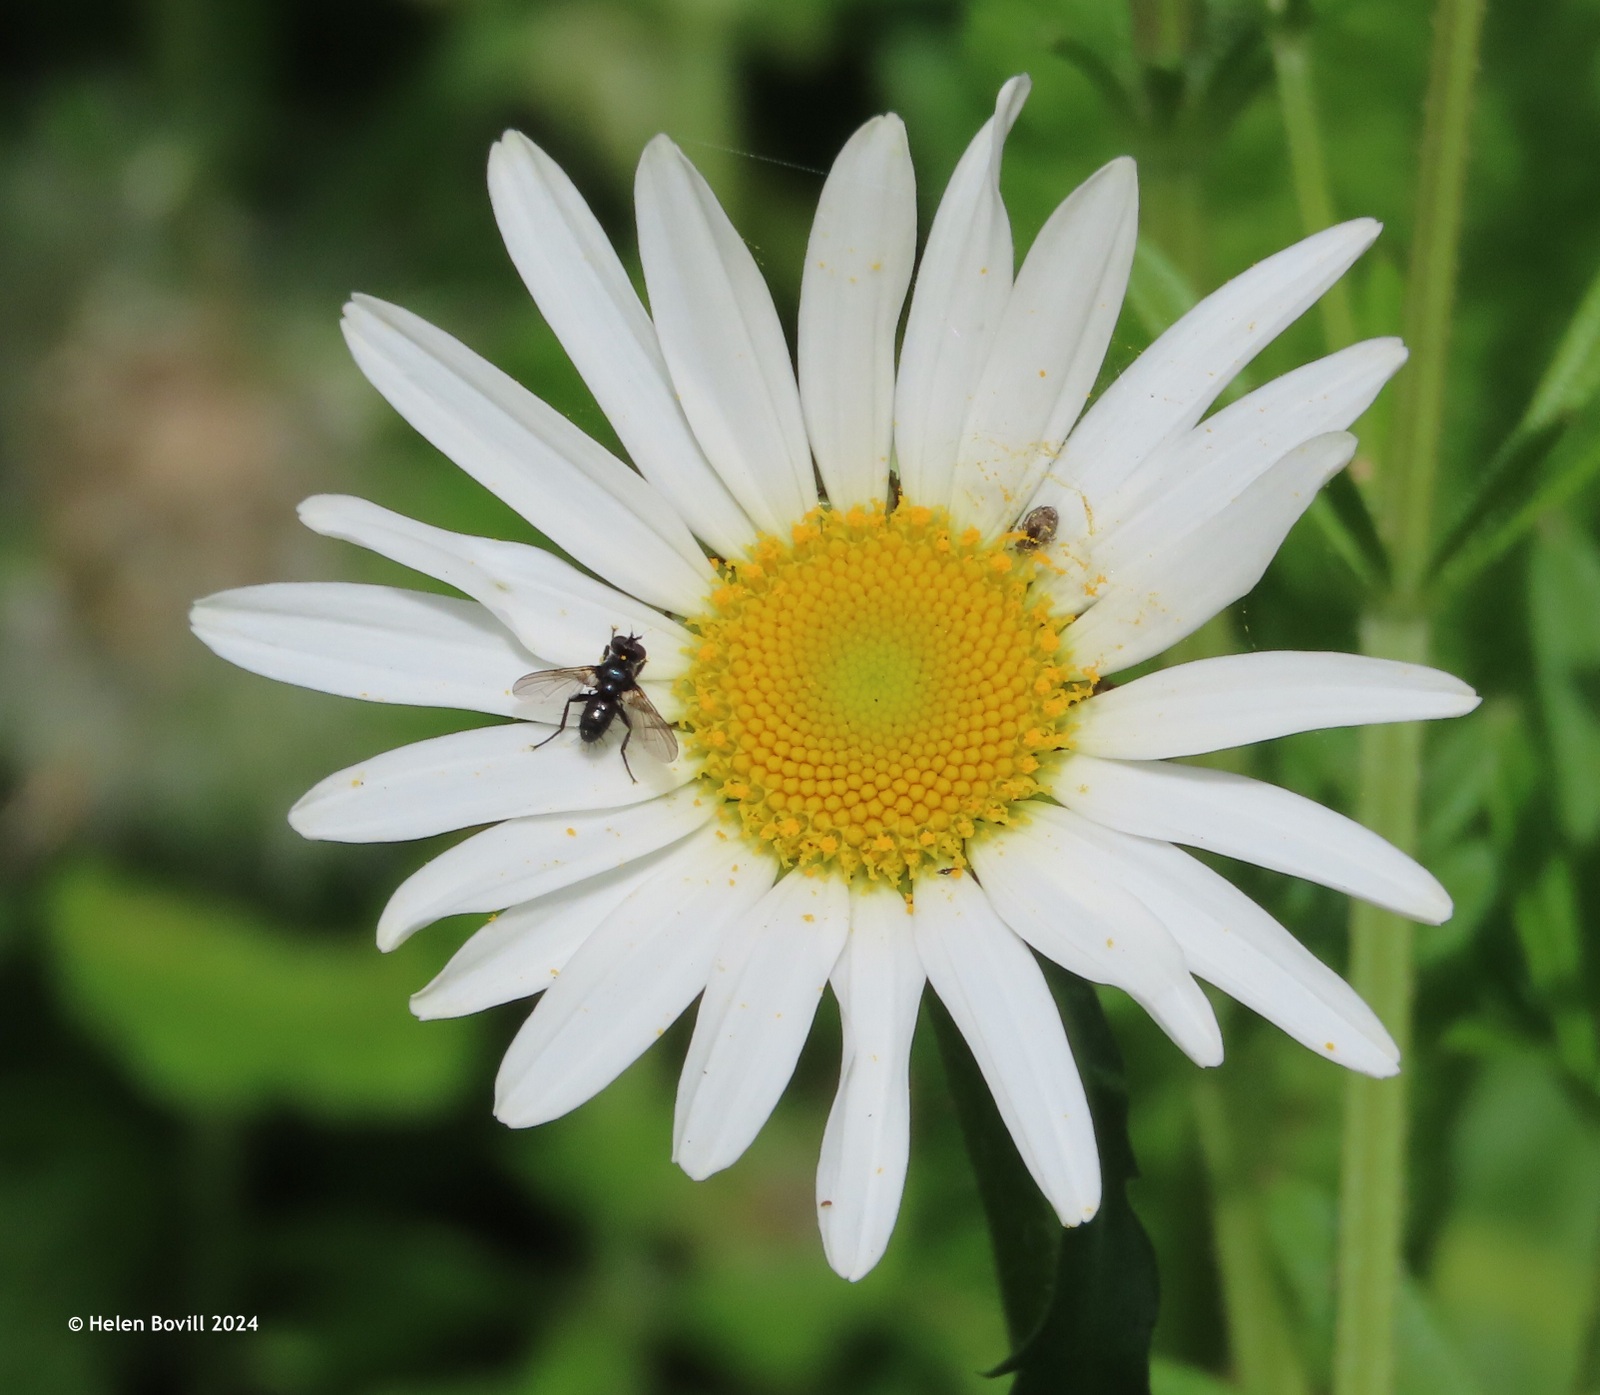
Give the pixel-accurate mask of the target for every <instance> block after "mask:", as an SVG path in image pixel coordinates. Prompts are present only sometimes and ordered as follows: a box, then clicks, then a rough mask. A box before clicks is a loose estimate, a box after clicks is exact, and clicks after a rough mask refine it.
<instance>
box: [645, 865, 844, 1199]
mask: <svg viewBox="0 0 1600 1395" xmlns="http://www.w3.org/2000/svg"><path fill="white" fill-rule="evenodd" d="M746 851H748V850H746ZM849 929H850V897H849V893H848V891H847V890H846V889H845V885H844V883H843V882H841V881H839V880H837V879H836V878H833V877H808V876H805V875H804V874H803V873H798V872H791V873H790V874H789V875H788V876H786V877H785V878H784V879H783V880H782V881H780V882H779V883H778V884H777V886H775V887H774V888H773V889H772V891H771V892H769V893H768V894H767V896H766V897H765V899H764V900H763V901H762V902H761V904H760V905H759V906H757V907H756V908H755V909H754V910H753V911H750V912H748V913H746V914H745V915H744V916H743V918H742V919H740V920H739V921H737V922H735V923H734V924H732V925H730V926H729V928H728V931H727V933H726V934H725V935H724V936H723V938H722V941H721V943H720V944H719V945H718V946H717V950H716V955H715V957H714V959H713V962H712V965H711V972H710V976H709V978H708V979H707V981H706V991H705V997H704V998H702V999H701V1000H700V1013H699V1016H698V1017H696V1019H695V1024H694V1036H693V1037H692V1038H690V1041H689V1053H688V1056H687V1057H686V1058H685V1060H684V1063H683V1075H682V1076H681V1077H680V1079H679V1081H678V1102H677V1108H676V1111H675V1112H674V1115H673V1122H672V1157H673V1161H674V1162H676V1163H677V1164H678V1165H679V1166H680V1167H682V1168H683V1170H684V1171H685V1172H687V1173H688V1174H689V1176H691V1177H693V1178H695V1179H696V1180H697V1181H698V1180H700V1179H702V1178H705V1177H709V1176H710V1175H711V1174H712V1173H713V1172H720V1171H721V1170H722V1169H723V1168H725V1167H727V1166H729V1164H731V1163H733V1162H735V1161H737V1160H738V1158H739V1156H740V1154H742V1153H743V1152H744V1150H745V1149H746V1148H748V1147H749V1146H750V1144H751V1142H752V1141H753V1140H754V1139H755V1136H756V1134H758V1133H759V1132H760V1131H761V1126H762V1125H763V1124H764V1123H766V1122H767V1117H768V1115H770V1114H771V1113H772V1110H773V1107H774V1106H775V1105H776V1104H777V1103H778V1096H779V1095H781V1094H782V1093H783V1087H784V1086H785V1085H787V1084H788V1083H789V1077H790V1076H791V1075H793V1074H794V1066H795V1062H796V1061H797V1060H799V1058H800V1048H801V1047H802V1046H804V1045H805V1041H806V1037H807V1035H809V1033H810V1031H811V1019H812V1018H813V1017H814V1016H815V1015H816V1011H817V1003H818V1002H819V1000H820V999H821V997H822V990H823V988H824V987H825V986H826V985H827V982H828V975H829V974H830V973H832V972H833V966H834V964H835V963H837V962H838V959H839V952H840V950H841V949H843V948H844V941H845V936H846V935H847V934H848V933H849Z"/></svg>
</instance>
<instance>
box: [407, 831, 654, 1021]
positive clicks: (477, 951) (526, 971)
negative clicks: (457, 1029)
mask: <svg viewBox="0 0 1600 1395" xmlns="http://www.w3.org/2000/svg"><path fill="white" fill-rule="evenodd" d="M671 856H672V848H670V847H669V848H665V849H663V850H661V851H660V852H654V853H649V854H647V855H646V856H644V857H640V858H635V859H634V860H633V861H632V862H630V863H628V864H627V866H625V867H618V868H617V869H616V870H614V871H611V872H601V873H600V874H599V875H598V876H594V877H588V878H585V879H584V880H583V881H581V882H574V883H573V884H572V885H571V886H564V887H562V888H561V889H560V890H559V891H552V892H551V893H550V894H549V895H548V896H541V897H539V898H538V899H537V900H533V901H524V902H522V904H521V905H518V906H513V907H511V909H510V910H507V911H502V912H501V913H500V914H499V915H497V916H495V917H494V918H493V919H492V920H490V921H489V923H488V924H487V925H485V926H483V927H482V928H481V929H479V930H477V931H475V932H474V933H473V934H472V936H471V937H470V938H469V939H468V940H467V942H466V943H465V944H464V945H462V946H461V948H460V949H458V950H457V951H456V952H455V953H454V954H453V955H451V957H450V961H449V963H447V964H446V965H445V966H444V968H442V969H440V970H439V972H438V973H437V974H436V975H435V976H434V978H433V980H432V981H431V982H430V983H429V984H428V985H427V986H426V987H424V988H422V989H420V990H418V991H417V992H415V993H413V994H412V995H411V1011H412V1012H413V1013H415V1014H416V1015H417V1016H418V1017H419V1018H421V1019H422V1020H423V1021H425V1022H426V1021H432V1020H433V1019H435V1018H440V1017H462V1016H465V1015H466V1014H467V1013H469V1012H482V1011H483V1010H484V1009H485V1008H490V1007H495V1006H496V1005H498V1004H500V1003H509V1002H513V1001H515V1000H516V999H518V998H531V997H532V996H533V995H534V994H535V993H542V992H543V991H544V990H545V989H546V988H548V987H549V986H550V985H551V984H552V983H553V982H555V980H556V979H557V978H558V977H559V976H560V974H561V971H562V969H564V968H566V966H567V961H568V960H569V959H571V958H572V956H573V954H574V953H575V952H576V950H577V948H578V946H579V945H581V944H582V943H583V942H584V941H585V940H586V939H588V938H589V933H590V932H591V931H592V930H593V929H594V928H595V926H597V925H599V924H600V922H601V921H603V920H604V919H605V918H606V917H607V916H608V915H609V914H610V913H611V912H612V911H613V910H615V909H616V908H617V907H618V906H620V905H621V904H622V903H623V902H624V901H625V900H627V898H628V897H629V896H631V895H632V894H633V892H634V891H635V890H637V889H638V887H640V886H641V885H642V884H643V883H644V882H645V881H647V880H648V879H649V878H650V877H652V876H653V875H655V871H656V869H657V868H658V867H659V866H660V865H661V862H662V860H663V859H664V858H668V857H671Z"/></svg>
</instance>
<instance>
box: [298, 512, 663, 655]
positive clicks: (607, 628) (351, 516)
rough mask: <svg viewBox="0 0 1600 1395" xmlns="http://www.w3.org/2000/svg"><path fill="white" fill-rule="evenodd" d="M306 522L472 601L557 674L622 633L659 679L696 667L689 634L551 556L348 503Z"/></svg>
mask: <svg viewBox="0 0 1600 1395" xmlns="http://www.w3.org/2000/svg"><path fill="white" fill-rule="evenodd" d="M300 521H301V522H302V523H304V524H305V525H306V527H308V528H310V529H312V530H313V531H314V532H317V533H321V534H322V535H323V536H324V537H330V538H342V539H343V540H344V541H346V542H353V543H355V544H357V545H358V546H360V547H365V548H370V549H371V550H372V551H373V552H376V553H379V554H380V555H381V556H384V557H388V558H390V559H391V560H392V561H395V562H399V563H401V565H403V566H407V567H411V568H412V569H413V570H415V571H419V572H422V573H424V574H425V575H427V576H431V577H436V578H437V579H438V580H440V581H443V582H445V583H447V584H448V585H451V586H454V587H455V588H456V589H457V590H458V591H464V592H465V593H466V594H467V595H469V596H471V597H472V598H473V599H474V600H475V601H477V602H478V603H479V604H480V605H482V606H483V607H484V609H485V610H487V611H489V612H490V613H491V614H492V615H494V616H495V617H496V618H497V619H498V620H500V621H501V622H502V623H503V624H504V625H505V626H506V627H507V628H508V629H509V630H511V631H512V633H513V634H515V635H516V636H517V638H518V639H520V640H521V641H522V642H523V643H524V644H525V645H527V647H528V648H529V649H530V650H532V651H533V652H535V653H538V654H540V655H542V656H544V657H545V658H547V659H549V660H550V661H551V663H552V664H554V665H557V666H565V665H571V664H585V663H593V662H594V661H595V659H596V656H597V654H598V653H599V651H601V650H603V649H604V648H605V646H606V640H607V638H608V637H609V636H610V635H611V634H612V633H613V632H620V633H622V634H637V635H638V636H639V639H640V641H641V642H642V643H643V645H644V647H645V652H646V653H648V654H649V656H650V659H649V666H650V676H651V677H652V678H663V679H670V678H676V677H677V676H678V675H679V674H681V673H682V672H683V671H684V669H685V668H686V667H687V666H688V660H687V658H686V657H685V654H684V650H685V648H686V647H687V646H688V645H689V644H691V643H692V642H693V636H691V635H690V633H689V631H687V630H686V629H684V628H683V626H682V625H680V624H678V623H677V622H676V621H674V620H669V619H668V618H667V617H666V616H665V615H663V614H662V613H661V612H660V611H659V610H657V609H655V608H654V607H653V606H648V605H646V604H645V603H644V602H643V601H636V600H634V599H633V597H632V596H627V595H624V594H623V593H622V592H621V591H618V590H616V589H615V588H613V587H610V586H607V585H606V584H605V583H604V582H603V581H595V580H594V579H593V578H592V577H587V576H585V575H584V574H583V573H582V572H580V571H579V570H578V569H577V568H576V567H573V566H571V565H570V564H568V563H566V562H563V561H562V560H561V559H560V558H559V557H557V556H555V555H554V554H552V553H550V552H547V551H546V550H545V549H544V548H542V547H529V546H528V545H527V544H526V543H516V542H500V541H498V540H496V539H493V538H476V537H470V536H468V535H466V534H464V533H450V532H446V531H445V530H444V529H443V528H434V527H431V526H430V525H428V524H426V523H418V522H417V521H416V520H415V519H411V518H407V517H406V516H405V515H404V514H398V513H392V512H391V511H390V510H388V509H385V508H380V507H379V506H378V505H377V504H371V503H368V502H367V501H366V500H365V499H354V498H351V497H349V496H348V495H341V494H317V495H314V496H312V497H311V498H310V499H307V500H306V501H305V502H304V503H303V504H301V505H300Z"/></svg>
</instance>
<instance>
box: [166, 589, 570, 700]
mask: <svg viewBox="0 0 1600 1395" xmlns="http://www.w3.org/2000/svg"><path fill="white" fill-rule="evenodd" d="M189 624H190V625H191V626H192V627H193V629H194V632H195V634H196V635H197V636H198V637H199V638H200V639H201V641H203V642H204V643H205V644H206V645H207V646H209V647H210V648H211V649H212V650H214V651H215V652H216V653H218V654H220V655H221V656H222V657H223V658H224V659H226V660H228V662H229V663H234V664H238V665H239V667H240V668H244V669H249V670H250V672H251V673H259V674H262V675H264V676H265V677H267V678H276V679H277V680H278V681H279V682H281V683H294V684H297V685H298V686H299V687H302V688H314V689H316V690H317V691H318V692H322V693H337V694H338V695H339V696H341V697H355V698H365V699H366V700H367V701H368V702H392V703H399V704H402V705H404V706H408V707H459V708H463V709H465V710H467V711H469V712H493V713H495V714H497V715H499V716H509V715H510V714H511V713H512V712H514V711H516V709H517V699H516V698H515V697H514V696H513V695H512V692H511V688H512V685H513V684H514V683H515V682H516V681H517V679H519V678H521V677H522V675H523V674H525V673H527V672H528V671H529V670H530V669H535V668H543V667H546V666H547V665H546V664H545V663H544V662H543V661H542V660H541V659H538V658H535V657H534V656H533V655H532V654H530V653H528V652H527V651H526V650H524V649H523V648H522V646H521V645H519V644H518V643H517V642H516V640H514V639H513V638H512V637H511V636H510V635H509V634H508V633H507V632H506V630H505V629H504V628H503V627H502V626H501V625H499V624H497V623H496V622H495V621H494V620H493V619H492V618H491V617H490V616H489V615H487V614H486V613H485V612H484V609H483V607H482V606H479V605H476V604H474V603H473V602H472V601H460V600H455V599H453V598H452V597H449V596H429V595H425V594H424V593H423V592H421V591H402V590H398V589H396V588H395V587H392V586H358V585H354V584H351V583H349V582H342V581H325V582H324V581H306V582H295V581H279V582H272V583H269V584H268V585H265V586H245V587H241V588H240V589H239V590H237V591H219V592H218V593H217V594H216V595H214V596H207V597H206V598H205V599H204V600H202V601H196V602H195V603H194V606H193V607H192V608H191V609H190V611H189Z"/></svg>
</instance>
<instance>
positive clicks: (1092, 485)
mask: <svg viewBox="0 0 1600 1395" xmlns="http://www.w3.org/2000/svg"><path fill="white" fill-rule="evenodd" d="M1380 230H1381V229H1380V226H1379V224H1377V223H1376V222H1374V221H1373V220H1372V219H1371V218H1357V219H1355V220H1354V221H1353V222H1349V223H1341V224H1339V226H1337V227H1333V228H1327V229H1324V230H1323V231H1322V232H1319V233H1315V234H1313V235H1312V236H1311V237H1308V238H1306V239H1305V240H1304V241H1302V242H1297V243H1296V244H1295V245H1294V246H1293V247H1289V248H1286V249H1285V250H1284V251H1282V252H1279V253H1277V254H1276V255H1274V256H1271V257H1268V258H1267V259H1266V260H1265V261H1262V262H1258V263H1257V264H1256V265H1255V266H1253V267H1251V268H1250V269H1249V270H1248V271H1246V272H1243V273H1242V274H1240V275H1238V276H1235V277H1234V278H1233V280H1231V281H1229V282H1228V283H1227V285H1225V286H1223V287H1222V288H1221V289H1220V290H1218V291H1214V292H1213V293H1212V294H1211V295H1208V296H1207V297H1206V298H1205V299H1204V300H1202V301H1201V302H1200V303H1199V304H1198V305H1196V306H1195V307H1194V309H1193V310H1191V311H1189V313H1188V314H1186V315H1185V316H1184V317H1183V318H1182V319H1181V320H1179V321H1178V322H1177V323H1176V324H1175V325H1173V326H1172V328H1171V329H1169V330H1167V331H1166V333H1164V334H1163V335H1162V336H1161V337H1160V338H1159V339H1157V340H1156V342H1155V343H1154V344H1152V345H1151V346H1150V347H1149V348H1148V349H1146V350H1145V351H1144V352H1143V353H1142V354H1140V355H1139V357H1138V358H1137V359H1135V360H1134V362H1133V363H1132V364H1131V365H1130V366H1129V367H1128V368H1127V369H1126V370H1125V371H1124V372H1123V374H1122V375H1121V376H1120V377H1119V378H1118V379H1117V380H1116V381H1115V382H1114V383H1112V384H1111V385H1110V386H1109V387H1108V388H1107V389H1106V390H1105V391H1104V392H1103V393H1101V394H1100V396H1099V398H1098V399H1096V401H1095V404H1094V405H1093V406H1092V407H1091V408H1090V409H1089V410H1088V411H1087V412H1086V413H1085V414H1084V417H1083V420H1082V421H1081V422H1080V423H1079V424H1078V429H1077V430H1076V431H1074V432H1073V433H1072V436H1071V438H1070V439H1069V440H1068V441H1067V445H1066V449H1065V450H1063V451H1062V453H1061V456H1060V458H1059V459H1058V460H1057V461H1056V463H1055V465H1054V466H1052V467H1051V469H1050V472H1049V474H1048V475H1047V477H1046V480H1045V483H1044V485H1043V486H1041V488H1040V491H1039V493H1038V495H1037V496H1035V498H1034V500H1033V503H1034V504H1057V505H1059V504H1060V503H1061V502H1062V501H1063V500H1065V501H1066V502H1067V503H1069V504H1072V505H1074V506H1076V500H1077V499H1078V497H1079V495H1080V492H1081V494H1083V495H1087V496H1088V498H1089V501H1090V504H1091V506H1093V505H1096V504H1098V502H1099V501H1100V500H1102V499H1105V498H1107V497H1109V496H1110V494H1111V493H1112V491H1113V490H1115V489H1116V488H1117V487H1118V486H1119V485H1120V484H1121V483H1122V481H1123V480H1125V479H1126V478H1127V477H1128V476H1129V474H1131V473H1132V472H1133V470H1134V469H1135V468H1136V467H1137V466H1138V465H1139V464H1140V462H1141V461H1143V460H1144V459H1145V458H1146V457H1147V456H1148V455H1149V454H1150V453H1151V451H1153V450H1155V449H1156V447H1157V446H1159V445H1161V444H1162V443H1163V442H1164V441H1168V440H1171V439H1173V438H1174V437H1176V436H1179V435H1181V434H1182V433H1183V432H1185V431H1187V430H1189V428H1190V427H1192V426H1193V425H1194V424H1195V423H1196V422H1197V421H1199V420H1200V418H1201V417H1202V416H1204V415H1205V412H1206V409H1207V408H1208V407H1209V406H1210V405H1211V404H1212V403H1213V402H1214V401H1216V399H1217V396H1218V395H1219V394H1220V393H1221V392H1222V390H1223V389H1224V388H1226V387H1227V386H1228V384H1229V383H1230V382H1232V381H1233V379H1234V377H1235V376H1236V375H1237V374H1238V372H1239V370H1240V369H1242V368H1243V367H1244V366H1245V365H1246V364H1247V363H1249V362H1250V360H1251V359H1253V358H1254V357H1255V356H1256V355H1257V354H1258V353H1260V352H1261V350H1262V349H1263V348H1265V347H1266V345H1268V344H1270V343H1271V342H1272V341H1273V340H1274V339H1276V338H1277V337H1278V335H1279V334H1281V333H1282V332H1283V331H1284V329H1286V328H1287V327H1288V326H1289V325H1291V324H1293V323H1294V321H1295V320H1297V319H1298V318H1299V317H1300V316H1301V315H1302V314H1303V313H1304V312H1305V311H1306V310H1307V309H1308V308H1309V307H1310V306H1311V305H1312V304H1313V303H1314V302H1315V301H1316V299H1317V298H1318V297H1319V296H1320V295H1321V294H1322V293H1323V292H1324V291H1325V290H1327V289H1328V287H1329V286H1331V285H1332V284H1333V283H1334V282H1335V281H1337V280H1338V279H1339V278H1340V277H1341V276H1342V275H1344V273H1345V272H1346V271H1347V270H1349V268H1350V264H1351V263H1352V262H1354V261H1355V259H1356V258H1357V257H1359V256H1360V255H1361V254H1362V253H1363V252H1365V251H1366V250H1367V248H1368V247H1370V246H1371V245H1372V241H1373V239H1374V238H1376V237H1377V235H1378V233H1379V231H1380Z"/></svg>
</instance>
